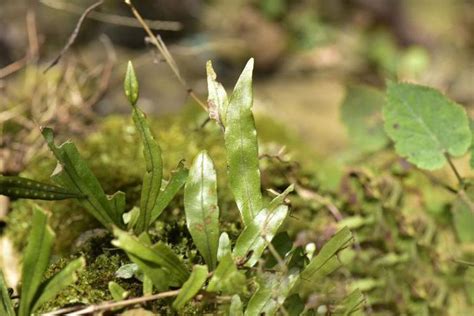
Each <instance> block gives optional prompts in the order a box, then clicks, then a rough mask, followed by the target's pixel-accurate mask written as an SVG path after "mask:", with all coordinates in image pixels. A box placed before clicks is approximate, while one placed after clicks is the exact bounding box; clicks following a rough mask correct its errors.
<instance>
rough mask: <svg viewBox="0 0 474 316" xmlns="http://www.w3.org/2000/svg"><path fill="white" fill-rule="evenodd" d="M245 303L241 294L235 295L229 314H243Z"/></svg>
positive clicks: (231, 315) (239, 315)
mask: <svg viewBox="0 0 474 316" xmlns="http://www.w3.org/2000/svg"><path fill="white" fill-rule="evenodd" d="M243 309H244V308H243V304H242V300H241V299H240V296H238V295H234V296H232V298H231V300H230V306H229V316H243V315H244V311H243Z"/></svg>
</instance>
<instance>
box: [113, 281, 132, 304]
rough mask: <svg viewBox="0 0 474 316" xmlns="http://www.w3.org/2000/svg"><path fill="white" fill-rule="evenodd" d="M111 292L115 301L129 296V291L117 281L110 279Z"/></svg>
mask: <svg viewBox="0 0 474 316" xmlns="http://www.w3.org/2000/svg"><path fill="white" fill-rule="evenodd" d="M108 288H109V292H110V294H111V295H112V298H113V299H114V301H121V300H124V299H126V298H127V296H128V294H129V292H127V291H126V290H125V289H124V288H123V287H121V286H120V284H118V283H117V282H114V281H110V282H109V284H108Z"/></svg>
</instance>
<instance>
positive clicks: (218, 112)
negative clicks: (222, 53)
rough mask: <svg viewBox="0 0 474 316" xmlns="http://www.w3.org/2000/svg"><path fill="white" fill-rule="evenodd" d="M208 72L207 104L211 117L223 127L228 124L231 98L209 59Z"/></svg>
mask: <svg viewBox="0 0 474 316" xmlns="http://www.w3.org/2000/svg"><path fill="white" fill-rule="evenodd" d="M206 72H207V89H208V92H209V94H208V97H207V104H208V107H209V117H210V118H211V119H214V120H216V121H217V122H218V123H219V124H221V125H222V126H223V127H225V126H226V119H227V108H228V106H229V100H228V98H227V93H226V92H225V89H224V87H223V86H222V84H221V83H220V82H218V81H217V80H216V79H217V75H216V73H215V71H214V68H212V62H211V61H210V60H209V61H208V62H207V64H206Z"/></svg>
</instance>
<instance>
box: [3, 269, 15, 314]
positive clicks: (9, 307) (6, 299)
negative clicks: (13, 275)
mask: <svg viewBox="0 0 474 316" xmlns="http://www.w3.org/2000/svg"><path fill="white" fill-rule="evenodd" d="M0 315H5V316H15V310H14V309H13V303H12V300H11V299H10V294H9V293H8V287H7V283H6V282H5V278H4V276H3V272H2V270H0Z"/></svg>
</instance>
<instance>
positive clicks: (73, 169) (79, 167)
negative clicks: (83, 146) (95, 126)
mask: <svg viewBox="0 0 474 316" xmlns="http://www.w3.org/2000/svg"><path fill="white" fill-rule="evenodd" d="M42 133H43V137H44V138H45V140H46V142H47V143H48V146H49V148H50V150H51V151H52V152H53V154H54V156H55V157H56V159H57V160H58V162H59V164H58V168H57V169H56V171H55V172H54V174H53V175H52V179H53V181H55V182H56V183H58V184H60V185H61V186H63V187H65V188H67V189H68V190H71V191H73V192H78V193H79V194H82V195H84V196H86V198H84V199H80V200H78V201H79V203H80V204H81V205H83V206H84V207H85V208H86V209H87V210H88V211H89V213H91V214H92V215H93V216H94V217H95V218H96V219H97V220H98V221H99V222H100V223H101V224H102V225H104V226H105V227H107V228H111V227H112V225H113V224H115V225H117V226H119V227H123V226H124V224H123V220H122V213H123V211H124V208H123V207H124V206H125V194H124V193H123V192H117V193H115V194H114V195H113V196H112V197H108V196H107V195H106V194H105V193H104V190H103V189H102V187H101V185H100V183H99V181H98V180H97V178H96V177H95V176H94V174H93V173H92V171H91V170H90V169H89V167H88V166H87V164H86V162H85V161H84V160H83V159H82V157H81V156H80V154H79V152H78V151H77V148H76V146H75V145H74V144H73V143H71V142H65V143H63V144H62V145H60V146H56V144H54V136H53V131H52V130H51V129H49V128H43V130H42Z"/></svg>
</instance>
